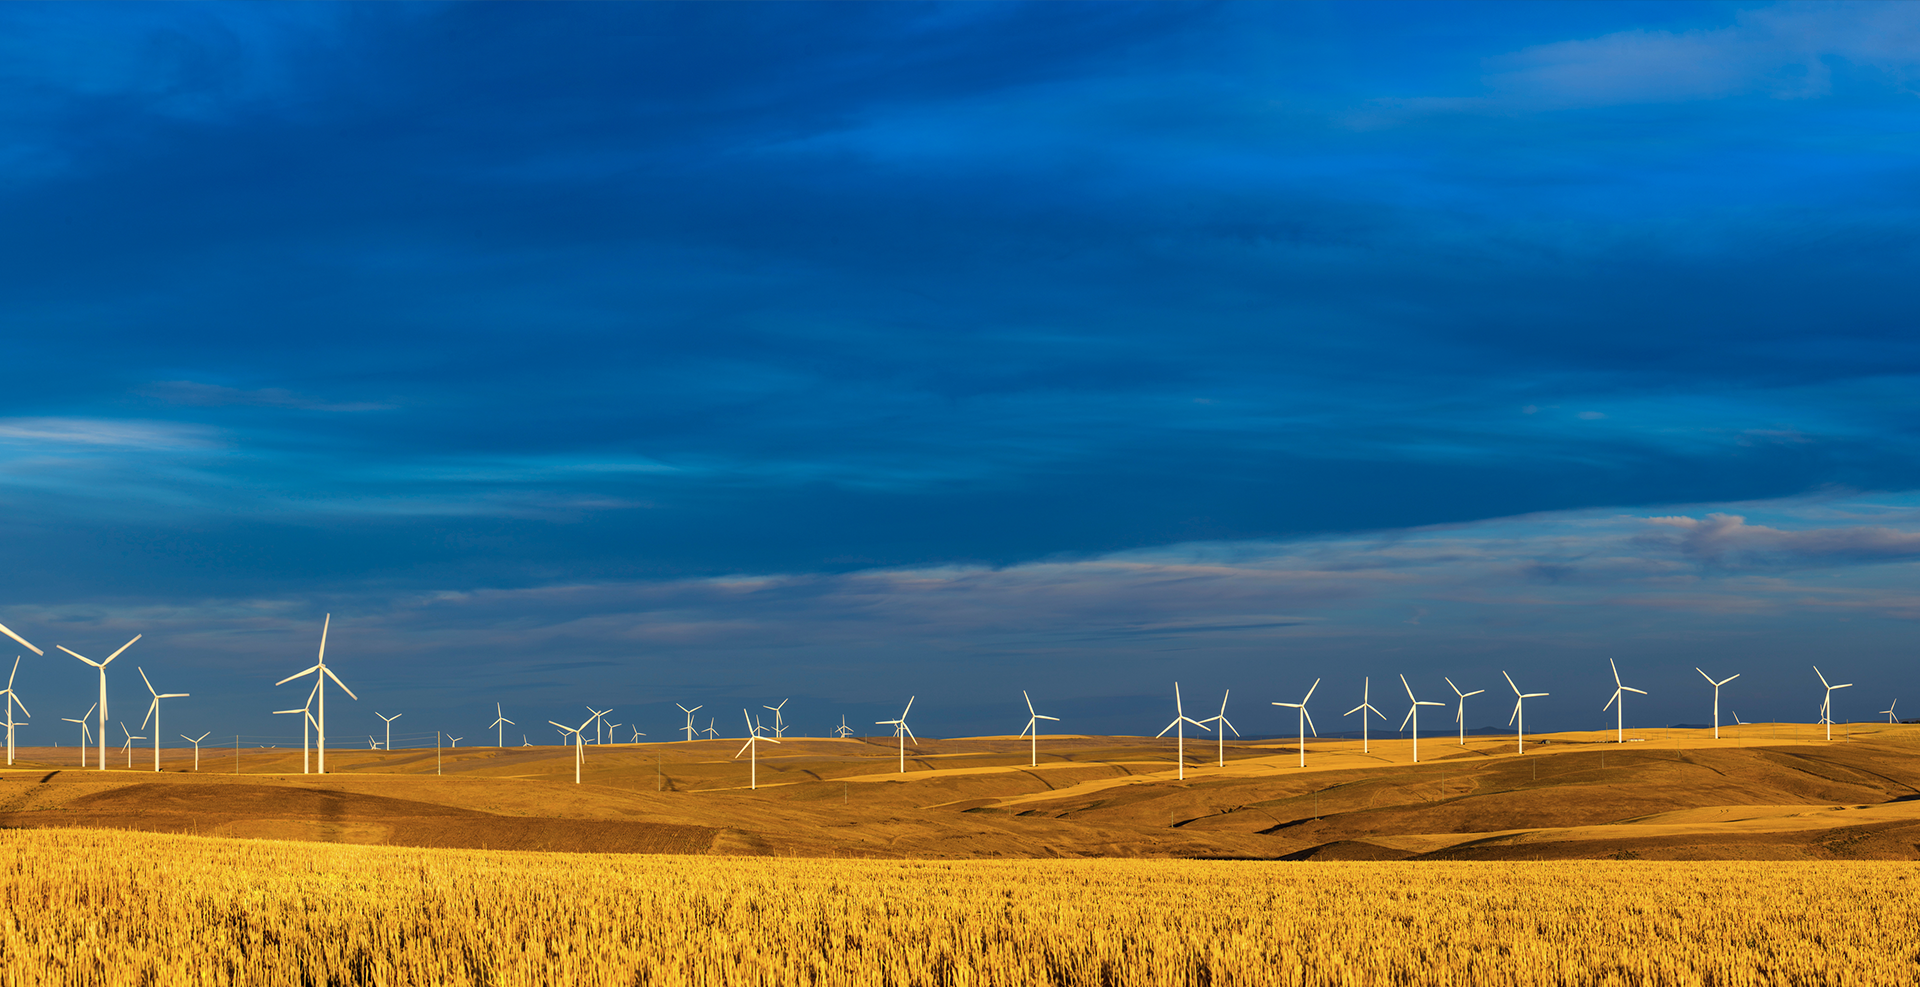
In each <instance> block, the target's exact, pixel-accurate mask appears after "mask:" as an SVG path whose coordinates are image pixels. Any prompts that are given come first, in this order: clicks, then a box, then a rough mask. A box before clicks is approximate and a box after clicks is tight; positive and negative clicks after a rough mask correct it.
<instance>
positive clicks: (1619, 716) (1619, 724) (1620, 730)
mask: <svg viewBox="0 0 1920 987" xmlns="http://www.w3.org/2000/svg"><path fill="white" fill-rule="evenodd" d="M1607 666H1608V667H1610V668H1612V669H1613V698H1611V699H1609V700H1607V705H1606V706H1602V707H1600V711H1601V712H1603V713H1604V712H1606V711H1607V707H1608V706H1612V707H1613V731H1614V733H1613V738H1614V739H1613V742H1614V743H1616V744H1624V743H1626V742H1627V728H1626V726H1625V724H1626V712H1627V698H1626V693H1629V692H1637V693H1639V694H1641V695H1643V696H1644V695H1646V694H1647V692H1646V690H1645V689H1636V688H1634V687H1633V686H1630V685H1621V684H1620V666H1618V665H1615V664H1614V663H1613V659H1612V658H1608V659H1607ZM1694 671H1699V669H1694ZM1702 674H1705V673H1702ZM1615 703H1619V704H1620V705H1618V706H1614V704H1615Z"/></svg>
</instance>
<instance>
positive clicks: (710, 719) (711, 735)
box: [704, 716, 720, 740]
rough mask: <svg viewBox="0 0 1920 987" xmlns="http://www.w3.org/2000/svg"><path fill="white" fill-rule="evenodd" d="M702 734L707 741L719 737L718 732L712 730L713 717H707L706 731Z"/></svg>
mask: <svg viewBox="0 0 1920 987" xmlns="http://www.w3.org/2000/svg"><path fill="white" fill-rule="evenodd" d="M704 732H705V733H706V735H707V739H708V740H712V739H714V738H716V737H718V736H720V731H718V730H715V729H714V728H713V717H711V716H709V717H707V729H706V730H705V731H704Z"/></svg>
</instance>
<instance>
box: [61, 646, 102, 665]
mask: <svg viewBox="0 0 1920 987" xmlns="http://www.w3.org/2000/svg"><path fill="white" fill-rule="evenodd" d="M54 647H56V648H59V649H60V650H62V651H64V652H66V653H67V654H70V655H72V656H74V657H75V658H78V659H80V660H81V661H84V662H86V663H87V664H89V665H92V666H93V667H95V668H99V667H100V663H99V662H97V661H94V660H93V659H92V658H88V657H87V656H86V655H83V654H80V653H79V652H77V651H74V650H73V649H72V648H69V647H67V646H66V645H64V644H56V645H54Z"/></svg>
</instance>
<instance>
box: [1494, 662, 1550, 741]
mask: <svg viewBox="0 0 1920 987" xmlns="http://www.w3.org/2000/svg"><path fill="white" fill-rule="evenodd" d="M1500 675H1501V676H1502V677H1503V678H1505V679H1506V680H1507V687H1508V688H1510V689H1512V690H1513V715H1512V716H1509V717H1507V725H1508V726H1513V725H1514V723H1516V722H1518V723H1519V724H1520V729H1519V730H1518V731H1516V732H1515V733H1514V736H1515V737H1516V738H1518V740H1519V741H1520V750H1522V751H1525V750H1526V749H1527V716H1526V712H1527V711H1526V709H1525V706H1526V702H1527V700H1529V699H1539V698H1540V697H1542V696H1545V695H1547V693H1544V692H1528V693H1522V692H1521V691H1520V687H1519V686H1517V685H1514V684H1513V676H1511V675H1508V674H1507V673H1506V672H1505V671H1502V672H1501V673H1500Z"/></svg>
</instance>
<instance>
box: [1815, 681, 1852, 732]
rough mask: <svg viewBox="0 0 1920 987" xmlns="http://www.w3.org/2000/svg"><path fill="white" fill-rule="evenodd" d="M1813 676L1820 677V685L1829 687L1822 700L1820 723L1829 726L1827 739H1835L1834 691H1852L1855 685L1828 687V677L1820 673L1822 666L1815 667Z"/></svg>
mask: <svg viewBox="0 0 1920 987" xmlns="http://www.w3.org/2000/svg"><path fill="white" fill-rule="evenodd" d="M1813 674H1815V675H1819V676H1820V684H1821V685H1825V686H1827V694H1826V696H1824V697H1823V698H1822V699H1821V700H1820V722H1822V723H1825V724H1826V725H1827V739H1828V740H1832V739H1833V690H1835V689H1851V688H1853V683H1852V682H1848V683H1847V684H1845V685H1827V677H1826V676H1825V675H1823V674H1821V672H1820V666H1818V665H1815V666H1813Z"/></svg>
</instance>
